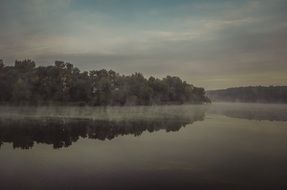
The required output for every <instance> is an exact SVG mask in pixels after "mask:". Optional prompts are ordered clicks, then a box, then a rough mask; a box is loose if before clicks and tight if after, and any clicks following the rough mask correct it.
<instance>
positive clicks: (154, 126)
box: [0, 103, 287, 190]
mask: <svg viewBox="0 0 287 190" xmlns="http://www.w3.org/2000/svg"><path fill="white" fill-rule="evenodd" d="M286 169H287V105H272V104H268V105H267V104H266V105H261V104H228V103H221V104H213V105H202V106H200V105H190V106H155V107H123V108H120V107H113V108H90V107H81V108H75V107H32V108H31V107H21V108H16V107H0V189H3V190H4V189H5V190H9V189H41V190H42V189H287V180H286V179H287V172H286Z"/></svg>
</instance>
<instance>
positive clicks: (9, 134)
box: [0, 112, 204, 149]
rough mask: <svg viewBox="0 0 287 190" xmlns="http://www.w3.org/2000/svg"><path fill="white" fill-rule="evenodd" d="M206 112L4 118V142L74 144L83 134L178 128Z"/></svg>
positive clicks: (0, 137)
mask: <svg viewBox="0 0 287 190" xmlns="http://www.w3.org/2000/svg"><path fill="white" fill-rule="evenodd" d="M203 119H204V112H197V114H193V115H190V116H189V117H180V116H171V117H160V118H150V119H144V118H143V119H136V120H117V121H115V120H91V119H63V118H62V119H60V118H57V119H56V118H53V119H51V118H50V119H49V118H46V119H32V118H29V119H21V120H17V119H16V120H15V119H7V118H6V119H0V126H1V127H0V146H1V144H3V143H12V144H13V147H14V148H21V149H29V148H32V147H33V146H34V143H44V144H49V145H53V148H55V149H58V148H62V147H68V146H71V145H72V143H74V142H76V141H78V140H79V138H90V139H98V140H111V139H114V138H116V137H118V136H123V135H129V134H131V135H134V136H139V135H141V134H142V133H143V132H144V131H148V132H155V131H158V130H161V129H164V130H166V131H167V132H171V131H178V130H180V129H181V128H182V127H185V126H186V125H187V124H191V123H193V122H195V121H199V120H203Z"/></svg>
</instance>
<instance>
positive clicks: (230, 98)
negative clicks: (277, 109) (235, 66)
mask: <svg viewBox="0 0 287 190" xmlns="http://www.w3.org/2000/svg"><path fill="white" fill-rule="evenodd" d="M207 96H208V97H209V98H210V99H211V100H212V101H227V102H260V103H287V86H269V87H263V86H254V87H252V86H249V87H238V88H228V89H223V90H212V91H207Z"/></svg>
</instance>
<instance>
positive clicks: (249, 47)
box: [0, 0, 287, 89]
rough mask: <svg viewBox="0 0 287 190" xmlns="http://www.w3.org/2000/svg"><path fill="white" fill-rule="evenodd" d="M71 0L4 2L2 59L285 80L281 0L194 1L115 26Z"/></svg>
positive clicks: (219, 80) (208, 78)
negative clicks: (73, 6) (240, 0)
mask: <svg viewBox="0 0 287 190" xmlns="http://www.w3.org/2000/svg"><path fill="white" fill-rule="evenodd" d="M72 1H73V0H71V1H68V0H61V1H52V2H53V3H51V1H47V0H40V1H36V0H24V1H17V0H12V1H9V2H8V1H6V0H4V1H1V2H0V16H1V23H2V24H1V25H2V27H1V28H3V29H1V33H0V44H1V45H0V52H1V54H3V57H4V59H5V60H7V61H10V62H11V61H12V60H13V59H16V58H26V57H30V58H33V59H35V60H36V61H37V62H39V63H41V64H51V63H52V62H53V61H54V60H56V59H62V60H66V61H70V62H72V63H73V64H75V65H76V66H78V67H80V68H82V69H85V70H88V69H100V68H108V69H114V70H116V71H118V72H122V73H126V74H128V73H131V72H136V71H138V72H143V73H144V74H145V75H146V76H149V75H157V76H159V77H163V76H165V75H168V74H169V75H179V76H180V77H182V78H183V79H185V80H187V81H188V82H191V83H194V84H196V85H199V86H203V87H206V88H208V89H216V88H222V87H230V86H241V85H244V86H246V85H259V84H261V85H270V84H273V85H276V84H278V85H279V84H280V85H287V77H286V76H285V73H286V71H287V63H286V58H287V52H286V51H287V40H286V39H287V38H286V37H287V36H286V35H287V22H286V18H287V13H286V8H287V3H286V2H285V1H283V0H274V1H267V0H262V1H246V2H244V1H242V2H244V3H238V2H237V1H217V2H216V3H215V2H213V3H202V2H200V1H198V2H196V3H194V4H186V5H184V4H181V5H179V6H174V7H173V8H170V7H169V9H166V10H165V9H153V10H149V11H146V10H145V11H146V12H145V13H147V14H149V15H148V16H147V17H146V19H143V18H139V19H138V22H136V21H137V20H136V19H135V20H133V21H131V20H126V21H125V20H122V21H121V22H120V24H119V23H117V21H118V19H113V16H114V15H109V14H105V13H103V12H99V11H85V10H82V9H81V10H78V9H75V8H73V9H72V8H71V7H70V4H71V2H72ZM127 11H128V10H127ZM139 15H144V14H139ZM141 17H144V16H141Z"/></svg>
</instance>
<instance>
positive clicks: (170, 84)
mask: <svg viewBox="0 0 287 190" xmlns="http://www.w3.org/2000/svg"><path fill="white" fill-rule="evenodd" d="M0 89H1V92H0V104H1V105H73V106H130V105H173V104H203V103H210V102H211V101H210V100H209V98H208V97H207V96H206V95H205V90H204V88H199V87H195V86H193V85H192V84H188V83H187V82H185V81H182V80H181V79H180V78H179V77H175V76H167V77H165V78H163V79H158V78H155V77H149V78H145V77H144V76H143V75H142V74H141V73H134V74H132V75H121V74H119V73H116V72H115V71H112V70H109V71H107V70H105V69H102V70H92V71H80V70H79V69H78V68H77V67H74V66H73V65H72V64H70V63H65V62H63V61H55V64H54V65H51V66H38V67H36V64H35V62H34V61H32V60H22V61H17V60H16V61H15V64H14V66H6V65H4V63H3V61H2V60H0Z"/></svg>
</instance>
